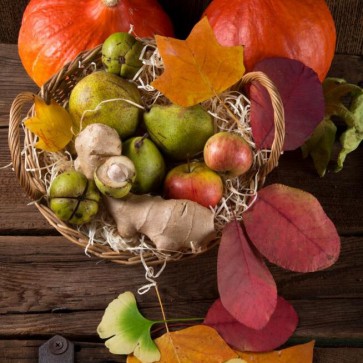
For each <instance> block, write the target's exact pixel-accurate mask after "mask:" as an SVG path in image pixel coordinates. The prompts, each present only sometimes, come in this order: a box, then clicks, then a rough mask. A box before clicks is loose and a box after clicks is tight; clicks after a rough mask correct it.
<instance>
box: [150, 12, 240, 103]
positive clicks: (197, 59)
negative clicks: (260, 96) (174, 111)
mask: <svg viewBox="0 0 363 363" xmlns="http://www.w3.org/2000/svg"><path fill="white" fill-rule="evenodd" d="M156 43H157V46H158V49H159V52H160V55H161V57H162V59H163V62H164V68H165V70H164V73H163V74H162V75H161V76H160V77H159V78H157V79H156V80H155V81H154V82H153V83H152V84H151V85H152V86H153V87H155V88H156V89H158V90H159V91H161V92H162V93H163V94H164V95H165V96H166V97H167V98H169V99H170V100H171V101H172V102H174V103H176V104H178V105H180V106H184V107H188V106H193V105H195V104H197V103H199V102H202V101H205V100H207V99H209V98H211V97H213V96H215V95H216V94H219V93H221V92H223V91H225V90H226V89H227V88H229V87H230V86H232V85H233V84H235V83H236V82H237V81H239V80H240V79H241V77H242V75H243V74H244V71H245V68H244V65H243V47H242V46H235V47H224V46H222V45H220V44H219V43H218V41H217V39H216V38H215V35H214V33H213V30H212V28H211V26H210V24H209V21H208V20H207V18H206V17H204V18H203V19H202V20H200V21H199V22H198V23H197V24H196V25H195V26H194V28H193V29H192V31H191V33H190V34H189V36H188V38H187V39H186V40H178V39H174V38H167V37H163V36H156Z"/></svg>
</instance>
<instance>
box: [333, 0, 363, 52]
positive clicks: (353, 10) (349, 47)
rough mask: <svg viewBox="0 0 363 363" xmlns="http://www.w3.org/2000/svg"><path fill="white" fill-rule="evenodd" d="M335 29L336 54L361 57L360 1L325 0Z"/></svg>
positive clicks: (362, 9)
mask: <svg viewBox="0 0 363 363" xmlns="http://www.w3.org/2000/svg"><path fill="white" fill-rule="evenodd" d="M327 4H328V6H329V8H330V11H331V13H332V16H333V19H334V21H335V26H336V29H337V46H336V53H342V54H356V55H363V31H362V30H363V2H362V0H327Z"/></svg>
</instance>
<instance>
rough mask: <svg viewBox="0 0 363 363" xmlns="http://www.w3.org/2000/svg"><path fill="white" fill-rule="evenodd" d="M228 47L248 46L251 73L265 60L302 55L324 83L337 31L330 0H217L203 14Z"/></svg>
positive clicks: (247, 66) (248, 66)
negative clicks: (328, 0) (327, 1)
mask: <svg viewBox="0 0 363 363" xmlns="http://www.w3.org/2000/svg"><path fill="white" fill-rule="evenodd" d="M203 16H207V17H208V19H209V22H210V24H211V26H212V28H213V29H214V32H215V34H216V37H217V39H218V41H219V42H220V43H221V44H222V45H226V46H232V45H241V44H242V45H244V46H245V65H246V71H247V72H248V71H251V70H252V69H253V66H254V64H256V63H257V62H258V61H260V60H262V59H263V58H268V57H276V56H280V57H286V58H291V59H297V60H300V61H301V62H303V63H304V64H305V65H307V66H308V67H310V68H312V69H314V70H315V71H316V73H318V75H319V79H320V80H321V81H322V80H323V79H324V78H325V76H326V74H327V72H328V70H329V68H330V65H331V61H332V59H333V57H334V53H335V44H336V30H335V24H334V20H333V18H332V16H331V13H330V10H329V8H328V6H327V4H326V3H325V1H324V0H305V1H303V2H301V1H300V0H289V1H288V2H287V1H284V0H274V1H271V0H229V1H226V0H213V1H212V2H211V3H210V4H209V6H208V7H207V8H206V10H205V11H204V13H203Z"/></svg>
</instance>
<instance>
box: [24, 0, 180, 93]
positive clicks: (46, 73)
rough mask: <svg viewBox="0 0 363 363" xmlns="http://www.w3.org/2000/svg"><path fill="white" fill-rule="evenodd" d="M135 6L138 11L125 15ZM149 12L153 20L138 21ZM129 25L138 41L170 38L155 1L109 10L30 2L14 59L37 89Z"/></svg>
mask: <svg viewBox="0 0 363 363" xmlns="http://www.w3.org/2000/svg"><path fill="white" fill-rule="evenodd" d="M136 6H139V7H140V9H139V11H135V10H134V11H130V9H131V7H136ZM149 13H150V14H152V17H146V16H143V14H149ZM145 18H147V20H148V21H146V20H145ZM132 23H134V30H135V33H136V35H138V36H140V37H152V36H153V35H154V34H156V33H159V34H160V35H166V36H172V35H173V28H172V24H171V20H170V19H169V17H168V15H167V14H166V13H165V12H164V10H163V9H162V7H161V6H160V5H159V3H158V2H157V1H155V0H134V1H130V0H120V2H119V4H117V6H115V7H112V8H107V7H106V6H105V5H104V4H103V3H102V0H90V1H85V0H79V1H77V2H72V1H71V0H31V1H30V2H29V4H28V6H27V8H26V9H25V11H24V14H23V19H22V24H21V27H20V30H19V38H18V51H19V56H20V59H21V61H22V63H23V66H24V68H25V70H26V71H27V73H28V74H29V76H30V77H31V78H32V79H33V80H34V81H35V83H37V84H38V86H41V85H42V84H44V83H45V82H46V81H47V80H48V79H49V78H50V77H51V76H52V75H54V74H55V73H56V72H58V71H59V70H60V69H61V68H62V67H63V66H64V65H65V64H67V63H68V62H69V61H71V60H72V59H74V58H75V57H76V56H77V55H78V54H79V53H80V52H81V51H83V50H87V49H92V48H94V47H96V46H97V45H99V44H101V43H102V42H103V41H104V40H105V39H106V38H107V37H108V35H110V34H112V33H114V32H116V31H127V32H128V31H129V30H130V24H132ZM55 39H58V40H55ZM67 39H69V42H67ZM75 39H76V40H75ZM70 48H72V49H74V51H72V50H71V49H70Z"/></svg>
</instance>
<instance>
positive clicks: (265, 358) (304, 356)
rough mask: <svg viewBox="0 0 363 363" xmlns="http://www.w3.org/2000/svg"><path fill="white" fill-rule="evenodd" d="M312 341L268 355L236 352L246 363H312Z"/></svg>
mask: <svg viewBox="0 0 363 363" xmlns="http://www.w3.org/2000/svg"><path fill="white" fill-rule="evenodd" d="M314 344H315V342H314V341H311V342H309V343H306V344H300V345H295V346H294V347H290V348H286V349H282V350H277V351H274V352H269V353H242V352H237V354H238V355H239V356H240V358H242V359H244V360H245V361H246V363H312V362H313V352H314Z"/></svg>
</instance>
